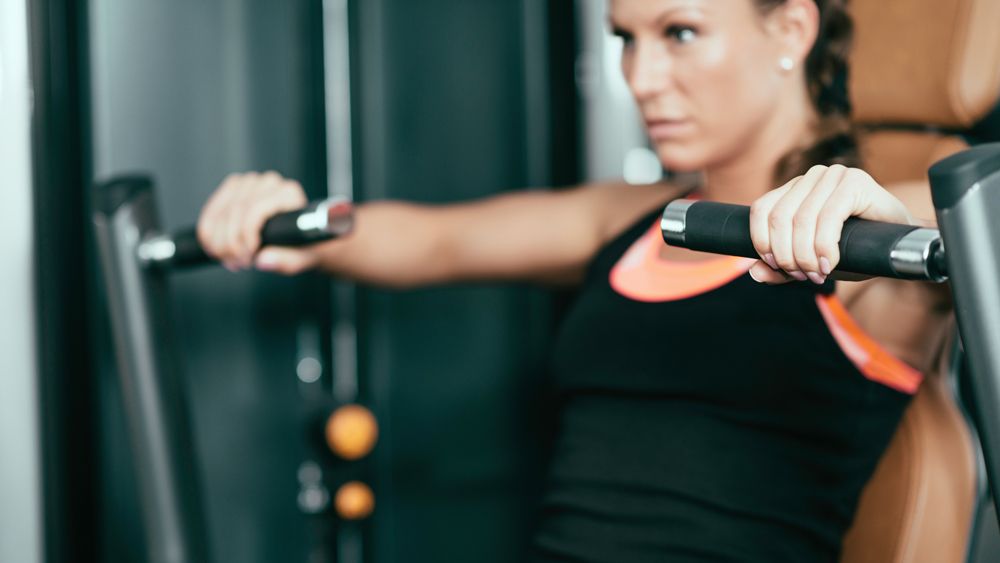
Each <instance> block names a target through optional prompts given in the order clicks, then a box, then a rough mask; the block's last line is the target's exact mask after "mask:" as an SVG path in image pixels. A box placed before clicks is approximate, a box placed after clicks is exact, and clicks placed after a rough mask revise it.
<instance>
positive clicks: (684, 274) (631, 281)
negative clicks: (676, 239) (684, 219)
mask: <svg viewBox="0 0 1000 563" xmlns="http://www.w3.org/2000/svg"><path fill="white" fill-rule="evenodd" d="M663 244H664V242H663V238H662V234H661V232H660V223H659V221H657V223H656V224H655V225H653V227H652V228H651V229H649V231H647V232H646V234H644V235H643V236H641V237H639V240H637V241H635V242H634V243H633V244H632V246H631V247H629V249H628V251H626V252H625V254H623V255H622V257H621V258H620V259H619V260H618V262H617V263H616V264H615V266H614V268H612V269H611V273H610V274H609V276H608V281H609V282H610V283H611V287H612V288H613V289H614V290H615V291H617V292H618V293H619V294H621V295H623V296H625V297H628V298H629V299H632V300H635V301H644V302H650V303H653V302H659V301H678V300H681V299H688V298H689V297H694V296H695V295H700V294H702V293H706V292H708V291H711V290H713V289H717V288H720V287H722V286H724V285H726V284H727V283H729V282H731V281H733V280H735V279H736V278H738V277H740V276H742V275H744V274H746V273H747V271H749V269H750V266H751V265H752V264H753V263H754V260H753V259H751V258H739V257H735V256H720V257H718V258H712V259H710V260H703V261H700V262H677V261H671V260H665V259H663V258H660V248H661V247H662V246H663Z"/></svg>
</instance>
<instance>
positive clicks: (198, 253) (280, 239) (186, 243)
mask: <svg viewBox="0 0 1000 563" xmlns="http://www.w3.org/2000/svg"><path fill="white" fill-rule="evenodd" d="M318 204H319V203H313V204H311V205H309V206H308V207H306V208H304V209H300V210H297V211H288V212H285V213H279V214H278V215H275V216H274V217H271V218H270V219H268V220H267V222H266V223H264V227H263V228H262V229H261V233H260V237H261V246H262V247H263V246H271V245H274V246H305V245H308V244H313V243H317V242H322V241H325V240H330V239H333V238H336V237H337V235H336V234H334V233H328V232H323V231H320V230H317V229H312V230H309V231H303V230H301V229H299V227H298V220H299V217H300V216H301V215H303V214H304V213H311V212H312V211H314V210H315V209H316V206H317V205H318ZM171 239H172V240H173V241H174V246H175V251H174V256H173V258H171V259H170V261H169V263H168V265H169V266H170V267H172V268H185V267H191V266H201V265H204V264H208V263H210V262H212V261H213V259H212V258H211V257H209V256H208V255H207V254H205V251H204V250H203V249H202V248H201V244H200V243H199V242H198V236H197V235H196V234H195V229H193V228H191V229H186V230H183V231H180V232H178V233H176V234H174V235H173V236H172V237H171Z"/></svg>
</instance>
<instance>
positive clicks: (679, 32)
mask: <svg viewBox="0 0 1000 563" xmlns="http://www.w3.org/2000/svg"><path fill="white" fill-rule="evenodd" d="M666 36H667V37H669V38H670V39H673V40H674V41H676V42H678V43H690V42H691V41H694V38H695V37H696V36H697V32H696V31H695V29H694V28H693V27H688V26H684V25H672V26H670V27H668V28H667V30H666Z"/></svg>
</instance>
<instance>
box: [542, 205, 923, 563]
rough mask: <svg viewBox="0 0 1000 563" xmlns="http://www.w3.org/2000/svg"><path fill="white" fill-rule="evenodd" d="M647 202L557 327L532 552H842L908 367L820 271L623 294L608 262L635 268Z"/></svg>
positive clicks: (687, 555) (635, 556)
mask: <svg viewBox="0 0 1000 563" xmlns="http://www.w3.org/2000/svg"><path fill="white" fill-rule="evenodd" d="M658 215H659V210H657V211H655V212H653V213H650V214H649V215H647V216H645V217H643V218H642V219H641V220H640V221H639V222H637V223H636V224H635V225H634V226H632V227H631V228H629V229H628V230H626V231H625V232H624V233H622V234H621V235H620V236H618V237H617V238H616V239H615V240H613V241H612V242H611V243H609V244H608V245H607V246H606V247H605V248H603V249H602V250H601V251H600V253H599V254H598V255H597V256H596V257H595V259H594V261H593V262H592V264H591V266H590V269H589V271H588V274H587V276H586V279H585V282H584V285H583V287H582V288H581V289H580V293H579V295H578V297H577V300H576V302H575V303H574V305H573V306H572V307H571V309H570V310H569V312H568V313H567V315H566V318H565V319H564V323H563V325H562V327H561V330H560V332H559V334H558V335H557V338H556V343H555V349H554V352H553V356H552V363H551V371H552V374H553V376H554V382H555V387H556V390H557V395H558V403H559V409H560V411H559V412H560V414H559V429H558V433H557V438H556V443H555V448H554V450H553V454H552V459H551V467H550V470H549V478H548V484H547V487H546V492H545V494H544V497H543V502H542V510H541V522H540V526H539V529H538V531H537V534H536V536H535V541H534V547H535V556H536V558H537V560H538V561H594V562H621V563H631V562H635V563H639V562H653V561H656V562H664V561H670V562H686V561H698V562H703V561H741V562H746V561H761V562H768V563H776V562H784V561H787V562H796V563H799V562H822V561H831V562H832V561H836V560H837V558H838V554H839V551H840V544H841V538H842V536H843V535H844V533H845V531H846V529H847V527H848V526H849V524H850V522H851V519H852V516H853V514H854V510H855V507H856V504H857V500H858V496H859V494H860V491H861V489H862V487H863V485H864V484H865V482H866V481H867V480H868V478H869V477H870V476H871V474H872V472H873V471H874V468H875V465H876V463H877V461H878V459H879V457H880V455H881V453H882V452H883V450H884V449H885V447H886V446H887V444H888V442H889V439H890V437H891V436H892V434H893V431H894V430H895V428H896V426H897V424H898V422H899V420H900V418H901V416H902V412H903V410H904V408H905V407H906V405H907V404H908V400H909V398H910V394H911V393H912V392H913V391H914V390H915V387H916V385H918V384H919V377H920V375H919V373H917V372H915V371H913V370H912V369H911V368H907V367H905V366H904V365H903V364H902V363H901V362H898V360H894V359H892V358H891V357H890V358H886V357H885V355H884V354H882V355H879V354H877V353H876V354H874V355H875V356H878V358H877V360H878V361H875V362H874V364H873V363H872V362H873V361H874V360H873V357H872V355H873V354H872V353H869V354H868V356H864V353H865V351H866V350H867V351H868V352H872V351H873V350H875V348H874V346H876V345H873V343H872V342H871V341H870V340H867V341H866V340H864V335H857V331H856V330H855V329H856V327H853V328H852V327H846V328H845V327H844V326H835V327H833V329H831V326H830V324H829V322H828V321H829V318H832V317H831V312H830V310H828V309H829V307H828V305H829V304H830V299H831V298H832V296H831V294H832V292H833V283H832V282H829V283H828V284H826V285H824V286H822V287H818V286H815V285H813V284H810V283H808V282H804V283H791V284H786V285H782V286H765V285H761V284H758V283H756V282H754V281H753V280H752V279H751V278H750V277H749V275H747V274H746V273H745V272H746V267H745V266H746V264H744V265H743V270H742V272H743V273H739V272H738V273H737V274H736V275H735V276H730V277H731V278H732V279H731V280H726V279H723V282H722V283H716V284H715V285H717V286H718V287H714V288H708V289H707V290H705V288H702V290H701V291H694V290H692V289H691V288H690V287H689V288H687V289H685V288H683V287H681V288H680V289H679V290H678V291H679V293H678V292H676V291H675V292H674V293H675V295H673V296H672V297H669V298H667V299H657V298H656V296H655V295H654V296H652V297H651V296H649V295H644V294H643V293H642V292H643V291H644V290H643V288H642V283H643V282H642V280H639V281H638V282H635V283H632V287H633V288H634V287H638V288H639V290H638V294H635V295H629V296H626V295H623V293H626V294H628V293H629V291H628V290H627V288H624V285H627V284H623V287H620V288H617V289H616V285H615V283H613V282H612V281H611V280H612V278H614V277H615V275H617V274H620V273H621V272H620V271H616V270H615V269H616V268H618V269H619V270H620V269H622V268H626V269H628V268H632V269H634V270H636V271H637V272H640V273H641V271H642V270H643V268H642V266H641V265H640V264H639V261H638V258H637V256H639V255H640V254H641V253H642V250H641V248H639V246H638V245H639V243H638V242H636V241H637V240H639V241H641V240H643V237H644V236H645V237H646V239H645V240H647V242H649V244H653V243H652V242H651V240H654V239H656V238H658V236H657V231H656V228H655V226H654V227H653V229H652V232H651V231H650V227H651V226H652V225H654V224H655V222H656V220H657V218H658ZM649 237H652V239H650V238H649ZM658 244H662V242H659V243H658ZM630 246H631V247H632V250H629V247H630ZM626 251H628V252H627V253H626ZM623 255H625V256H624V257H623ZM653 266H655V264H654V265H653ZM680 267H681V268H683V267H685V266H680ZM699 267H700V266H699ZM713 267H714V266H713ZM647 269H648V268H647ZM716 269H719V268H716ZM640 277H641V276H640ZM679 277H680V276H679ZM646 281H647V282H648V281H649V280H646ZM654 282H655V283H659V284H660V285H661V286H663V287H666V288H667V290H668V291H667V293H670V292H671V291H672V290H671V289H670V284H671V282H670V280H664V279H662V277H661V278H660V279H658V280H654ZM655 283H651V284H647V285H650V286H651V287H653V286H655ZM679 285H682V286H683V285H684V283H683V281H681V282H679ZM654 289H655V288H654ZM833 305H836V303H833ZM842 313H843V311H840V314H841V316H843V315H842ZM834 316H836V315H834ZM828 317H829V318H828ZM844 322H846V323H848V324H849V323H850V321H849V320H845V321H844ZM831 330H833V332H831ZM845 330H846V331H847V332H853V333H854V334H855V336H857V337H858V338H860V339H861V341H858V340H855V341H853V342H851V343H850V347H852V348H851V350H849V351H851V352H852V355H849V354H848V353H847V352H845V348H844V347H843V346H844V344H843V342H841V341H838V336H837V335H836V334H834V333H837V332H840V333H843V332H844V331H845ZM840 336H844V335H843V334H840ZM848 336H850V335H848ZM859 350H860V353H861V356H863V357H866V358H867V359H868V361H869V365H868V366H867V368H870V369H868V372H867V373H866V372H863V371H862V369H860V368H859V364H858V360H857V358H858V357H859ZM875 352H877V350H875ZM852 358H853V359H852ZM893 362H896V364H893ZM875 364H878V365H875ZM887 366H888V367H887ZM880 370H881V373H882V376H883V377H882V380H881V381H879V380H877V379H878V378H879V377H880V376H879V373H880ZM907 370H909V372H907ZM893 377H895V378H896V379H893ZM908 377H909V378H910V379H907V378H908ZM886 382H888V384H887V383H886ZM890 385H892V387H895V388H891V387H890ZM900 389H902V391H901V390H900Z"/></svg>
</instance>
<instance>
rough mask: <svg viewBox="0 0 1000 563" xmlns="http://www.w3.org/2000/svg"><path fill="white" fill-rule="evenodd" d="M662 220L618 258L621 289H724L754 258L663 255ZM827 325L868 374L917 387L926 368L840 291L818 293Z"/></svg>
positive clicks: (643, 295) (687, 292) (633, 294)
mask: <svg viewBox="0 0 1000 563" xmlns="http://www.w3.org/2000/svg"><path fill="white" fill-rule="evenodd" d="M660 237H661V233H660V226H659V222H657V223H656V224H655V225H653V227H652V228H650V229H649V231H647V232H646V234H644V235H643V236H641V237H639V240H637V241H635V242H634V243H633V244H632V246H631V247H629V249H628V251H626V252H625V254H623V255H622V257H621V258H619V259H618V262H617V263H616V264H615V266H614V267H613V268H612V269H611V273H610V274H609V275H608V280H609V282H610V283H611V287H612V288H613V289H614V290H615V291H616V292H618V293H619V294H620V295H622V296H624V297H627V298H629V299H632V300H634V301H642V302H647V303H656V302H663V301H678V300H681V299H688V298H691V297H694V296H696V295H701V294H703V293H707V292H709V291H712V290H714V289H718V288H720V287H722V286H724V285H726V284H728V283H730V282H732V281H733V280H735V279H736V278H738V277H740V276H742V275H744V274H746V273H747V271H748V270H749V269H750V266H751V265H753V263H754V259H752V258H740V257H735V256H721V257H719V258H713V259H710V260H704V261H700V262H678V261H671V260H666V259H664V258H661V257H660V255H659V253H660V247H661V245H662V244H663V241H662V238H660ZM816 306H817V307H818V308H819V311H820V314H821V315H822V316H823V320H824V321H825V322H826V325H827V328H828V329H829V330H830V333H831V334H832V335H833V338H834V340H836V342H837V344H838V345H839V346H840V349H841V350H842V351H843V352H844V354H845V355H846V356H847V358H848V359H849V360H850V361H851V363H853V364H854V365H855V367H857V368H858V370H859V371H860V372H861V373H862V375H864V376H865V377H867V378H868V379H870V380H872V381H875V382H878V383H881V384H883V385H885V386H887V387H890V388H892V389H896V390H897V391H901V392H903V393H909V394H913V393H916V391H917V389H918V388H919V387H920V383H921V382H922V381H923V377H924V376H923V374H922V373H921V372H919V371H918V370H916V369H914V368H912V367H910V366H909V365H907V364H906V363H904V362H903V361H902V360H900V359H899V358H897V357H895V356H893V355H892V354H891V353H889V352H888V351H887V350H885V349H884V348H882V346H881V345H879V344H878V342H876V341H875V340H874V339H873V338H871V337H870V336H868V335H867V334H866V333H865V332H864V330H862V329H861V327H860V326H858V324H857V323H856V322H855V321H854V319H852V318H851V315H850V313H849V312H848V311H847V309H846V308H845V307H844V305H843V304H842V303H841V302H840V300H839V299H837V296H836V295H835V294H832V295H817V296H816Z"/></svg>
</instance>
